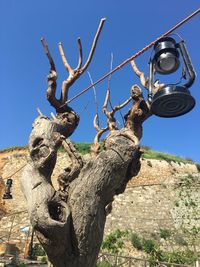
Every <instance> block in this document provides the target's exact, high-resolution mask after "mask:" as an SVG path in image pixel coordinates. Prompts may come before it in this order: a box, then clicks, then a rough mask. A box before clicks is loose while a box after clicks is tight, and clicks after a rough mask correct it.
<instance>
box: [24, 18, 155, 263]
mask: <svg viewBox="0 0 200 267" xmlns="http://www.w3.org/2000/svg"><path fill="white" fill-rule="evenodd" d="M101 27H102V22H101V24H100V26H99V30H98V32H97V34H96V36H95V41H94V43H93V46H92V50H91V51H92V52H91V53H90V55H89V59H88V60H87V62H86V64H85V65H84V67H81V65H82V48H81V44H80V39H79V41H78V44H79V57H80V58H79V63H78V66H77V68H76V69H75V70H72V68H71V67H70V66H69V63H68V62H67V60H66V58H65V55H64V52H63V48H62V46H61V44H59V48H60V53H61V57H62V59H63V63H64V64H65V67H66V69H67V70H68V72H69V74H70V75H69V77H68V78H67V79H66V80H65V81H64V82H63V87H62V94H61V98H60V99H59V100H58V99H56V97H55V91H56V79H57V73H56V69H55V65H54V63H53V60H52V58H51V55H50V53H49V50H48V47H47V45H46V43H45V41H44V39H43V40H42V42H43V45H44V47H45V51H46V53H47V56H48V58H49V61H50V64H51V70H50V74H49V76H48V89H47V99H48V101H49V102H50V104H51V105H52V106H54V107H55V109H56V111H57V114H56V116H54V118H53V120H51V119H49V118H47V117H46V116H44V115H42V114H41V115H40V116H39V117H38V118H37V119H36V120H35V122H34V124H33V129H32V133H31V135H30V140H29V150H30V162H29V163H28V164H27V166H26V167H25V169H24V172H23V175H22V179H21V182H22V190H23V192H24V194H25V197H26V199H27V204H28V211H29V215H30V220H31V223H32V226H33V228H34V231H35V233H36V235H37V237H38V239H39V241H40V242H41V244H42V246H43V247H44V249H45V251H46V253H47V255H48V260H49V262H50V264H51V266H54V267H80V266H81V267H94V266H95V265H96V261H97V257H98V253H99V250H100V246H101V242H102V239H103V232H104V226H105V221H106V215H107V212H108V209H107V207H108V206H109V205H110V203H112V201H113V198H114V196H115V195H117V194H120V193H123V192H124V190H125V188H126V184H127V183H128V181H129V180H130V179H131V178H132V177H133V176H135V175H137V173H138V172H139V170H140V155H141V152H140V148H139V140H140V138H141V136H142V123H143V121H144V120H145V119H147V118H148V117H149V116H150V115H151V113H150V109H149V105H148V102H145V101H144V99H143V96H142V92H141V89H140V88H139V87H138V86H136V85H135V86H133V87H132V90H131V97H130V99H129V100H128V101H126V102H125V103H124V104H122V105H121V106H116V107H114V108H113V109H112V111H111V112H108V111H107V104H108V100H109V97H110V96H109V93H108V94H107V96H106V100H105V103H104V106H103V112H104V114H105V115H106V116H107V120H108V124H107V127H106V128H104V129H100V128H99V126H98V125H97V124H96V123H95V125H96V127H95V128H96V129H97V131H98V133H97V137H96V138H95V142H94V146H92V155H93V156H92V157H91V159H90V160H88V162H83V160H82V158H81V155H79V153H78V152H77V151H76V150H75V148H74V146H73V145H72V143H71V142H70V141H69V140H67V139H66V138H68V137H69V136H70V135H71V134H72V133H73V132H74V130H75V129H76V127H77V125H78V122H79V117H78V115H77V114H76V113H75V112H74V111H73V109H72V108H70V107H69V106H67V105H66V100H67V95H68V89H69V86H70V85H71V84H72V83H73V82H74V81H75V80H76V79H77V78H78V77H79V76H80V75H81V74H82V73H83V72H84V71H85V69H86V68H87V66H88V64H89V62H90V61H91V57H92V54H93V52H94V49H95V46H96V43H95V42H96V41H97V39H98V34H99V32H100V29H101ZM130 101H132V102H133V105H132V107H131V108H130V110H129V111H128V113H127V114H126V115H125V127H124V128H123V129H121V130H119V129H118V128H117V126H116V123H115V118H114V114H115V111H117V110H119V109H120V108H122V107H124V106H125V105H126V104H127V103H128V102H130ZM106 130H109V134H108V136H107V137H106V138H105V141H104V149H103V151H101V152H99V143H98V142H99V138H100V136H101V134H102V133H103V132H105V131H106ZM61 145H63V146H64V148H65V149H66V153H68V155H69V156H70V158H71V163H72V164H71V166H70V167H68V168H65V169H64V170H63V173H62V174H60V175H59V177H58V183H59V190H57V191H56V190H55V189H54V187H53V185H52V183H51V175H52V172H53V169H54V167H55V164H56V157H57V150H58V148H59V147H60V146H61ZM66 165H67V164H66Z"/></svg>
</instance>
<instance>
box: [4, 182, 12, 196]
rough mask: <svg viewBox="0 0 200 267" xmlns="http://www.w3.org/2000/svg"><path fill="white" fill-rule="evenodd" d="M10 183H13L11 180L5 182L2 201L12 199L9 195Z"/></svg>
mask: <svg viewBox="0 0 200 267" xmlns="http://www.w3.org/2000/svg"><path fill="white" fill-rule="evenodd" d="M12 183H13V180H12V179H8V180H7V181H6V188H5V193H4V195H3V199H12V194H11V187H12Z"/></svg>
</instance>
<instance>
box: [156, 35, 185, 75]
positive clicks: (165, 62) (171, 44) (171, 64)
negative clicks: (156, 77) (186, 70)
mask: <svg viewBox="0 0 200 267" xmlns="http://www.w3.org/2000/svg"><path fill="white" fill-rule="evenodd" d="M154 50H155V55H154V59H153V61H154V65H155V70H156V71H157V72H158V73H160V74H169V73H173V72H175V71H176V70H177V69H178V68H179V65H180V61H179V53H178V50H177V48H176V42H175V40H174V39H173V38H170V37H166V38H162V39H161V40H159V41H158V42H157V43H156V44H155V46H154Z"/></svg>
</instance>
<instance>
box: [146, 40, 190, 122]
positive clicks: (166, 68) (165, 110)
mask: <svg viewBox="0 0 200 267" xmlns="http://www.w3.org/2000/svg"><path fill="white" fill-rule="evenodd" d="M154 51H155V54H154V57H153V59H150V82H149V84H150V86H149V95H150V101H151V110H152V113H153V114H155V115H157V116H159V117H165V118H171V117H177V116H181V115H183V114H185V113H187V112H189V111H190V110H192V109H193V107H194V106H195V99H194V98H193V97H192V96H191V94H190V91H189V90H188V88H189V87H191V86H192V84H193V83H194V80H195V71H194V69H193V66H192V63H191V60H190V57H189V54H188V52H187V49H186V46H185V43H184V41H181V42H180V43H176V41H175V40H174V39H173V38H171V37H165V38H162V39H160V40H159V41H158V42H157V43H156V44H155V46H154ZM179 51H180V53H179ZM180 55H181V56H182V58H183V62H184V65H185V69H186V72H187V74H188V77H189V79H188V81H187V83H185V84H184V85H175V84H166V85H165V86H164V88H162V89H160V90H159V91H158V92H156V93H155V94H154V73H156V72H157V73H159V74H163V75H167V74H170V73H173V72H175V71H176V70H177V69H178V68H179V66H180V60H179V57H180Z"/></svg>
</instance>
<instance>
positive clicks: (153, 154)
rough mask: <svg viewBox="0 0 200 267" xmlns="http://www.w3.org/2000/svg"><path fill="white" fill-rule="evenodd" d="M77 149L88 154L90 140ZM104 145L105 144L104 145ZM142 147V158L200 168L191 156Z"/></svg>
mask: <svg viewBox="0 0 200 267" xmlns="http://www.w3.org/2000/svg"><path fill="white" fill-rule="evenodd" d="M74 145H75V147H76V149H77V150H78V151H79V152H80V153H81V154H83V155H85V154H87V153H89V152H90V146H91V143H88V142H77V143H74ZM102 146H103V145H102ZM23 149H28V146H13V147H9V148H5V149H1V150H0V153H3V152H10V151H13V150H23ZM141 149H142V150H143V152H144V153H143V154H142V158H144V159H157V160H165V161H167V162H169V163H170V162H177V163H191V164H196V166H197V168H198V169H199V170H200V164H198V163H195V162H194V161H193V160H192V159H190V158H183V157H179V156H176V155H172V154H168V153H163V152H158V151H154V150H152V149H151V148H150V147H148V146H142V147H141ZM59 151H60V152H64V151H65V150H64V148H62V147H61V148H60V149H59Z"/></svg>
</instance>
